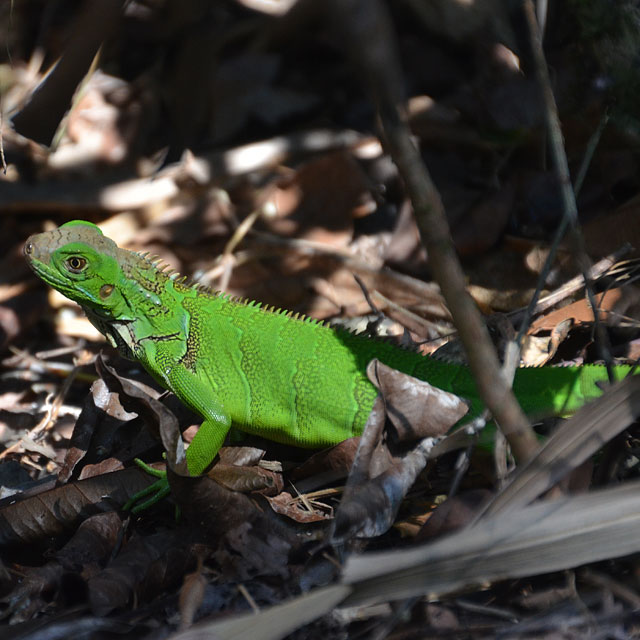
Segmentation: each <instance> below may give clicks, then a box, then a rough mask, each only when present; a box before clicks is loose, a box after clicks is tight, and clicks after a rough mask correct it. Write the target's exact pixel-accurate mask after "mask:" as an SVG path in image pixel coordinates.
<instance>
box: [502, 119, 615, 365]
mask: <svg viewBox="0 0 640 640" xmlns="http://www.w3.org/2000/svg"><path fill="white" fill-rule="evenodd" d="M608 119H609V118H608V116H606V115H605V117H603V118H602V119H601V120H600V124H599V125H598V128H597V129H596V131H595V133H594V134H593V135H592V136H591V138H590V140H589V144H588V145H587V150H586V153H585V157H584V159H583V161H582V165H581V166H580V171H579V172H578V176H577V177H576V181H575V187H574V192H575V194H576V196H577V195H578V193H580V189H581V188H582V183H583V182H584V177H585V175H586V173H587V168H588V167H589V165H590V164H591V158H592V157H593V154H594V153H595V150H596V147H597V146H598V142H599V141H600V138H601V136H602V132H603V131H604V128H605V126H606V124H607V121H608ZM570 224H571V218H570V217H569V216H568V215H566V211H565V213H564V215H563V216H562V220H561V221H560V224H559V225H558V229H557V230H556V233H555V235H554V237H553V240H552V242H551V247H550V248H549V252H548V254H547V258H546V260H545V261H544V265H543V266H542V270H541V271H540V276H539V277H538V286H537V287H536V290H535V292H534V294H533V296H532V297H531V301H530V302H529V306H528V307H527V308H526V310H525V312H524V317H523V318H522V322H521V323H520V329H519V330H518V335H517V336H516V339H515V343H516V346H517V348H518V353H519V352H520V349H521V348H522V340H523V339H524V334H525V333H526V332H527V330H528V329H529V324H530V322H531V318H532V317H533V314H534V313H535V312H536V311H538V310H539V308H538V301H539V298H540V293H541V292H542V287H543V286H544V283H545V282H546V281H547V278H548V276H549V273H550V272H551V266H552V265H553V261H554V259H555V257H556V253H557V252H558V247H559V246H560V243H561V242H562V239H563V238H564V235H565V233H566V232H567V229H568V228H569V225H570ZM601 263H608V260H607V259H605V260H601V261H600V262H599V263H598V264H597V265H594V266H593V267H591V268H590V269H589V278H592V279H593V278H596V277H597V276H598V275H599V274H598V273H597V268H598V266H599V265H600V264H601ZM613 264H614V263H613V262H611V263H610V264H609V266H612V265H613ZM574 281H577V283H578V287H579V288H581V287H583V286H584V278H582V277H581V276H579V277H578V278H574V279H573V280H571V281H570V282H574ZM567 284H568V283H567ZM562 289H564V286H563V287H561V288H560V290H562ZM548 297H550V296H547V298H548ZM540 303H542V300H540ZM512 320H513V317H512Z"/></svg>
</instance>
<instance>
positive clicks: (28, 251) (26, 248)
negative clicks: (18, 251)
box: [24, 242, 33, 256]
mask: <svg viewBox="0 0 640 640" xmlns="http://www.w3.org/2000/svg"><path fill="white" fill-rule="evenodd" d="M24 252H25V253H26V254H27V255H28V256H30V255H31V254H32V253H33V242H27V244H25V245H24Z"/></svg>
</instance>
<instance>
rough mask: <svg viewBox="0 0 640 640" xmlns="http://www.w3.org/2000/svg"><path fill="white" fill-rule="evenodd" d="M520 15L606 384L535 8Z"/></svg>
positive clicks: (603, 348)
mask: <svg viewBox="0 0 640 640" xmlns="http://www.w3.org/2000/svg"><path fill="white" fill-rule="evenodd" d="M523 11H524V15H525V19H526V22H527V26H528V29H529V34H530V41H531V49H532V53H533V60H534V66H535V73H536V79H537V81H538V84H539V86H540V90H541V92H542V98H543V102H544V116H545V120H546V125H547V133H548V135H549V143H550V145H549V151H550V153H551V157H552V159H553V164H554V167H555V171H556V176H557V178H558V181H559V184H560V193H561V195H562V208H563V217H564V218H566V219H567V220H569V222H570V224H569V240H570V243H571V248H572V250H573V254H574V259H575V260H576V262H577V264H578V267H579V268H580V271H581V272H582V277H583V278H584V282H585V288H586V294H587V299H588V301H589V304H590V305H591V308H592V309H593V310H594V317H593V321H594V328H595V333H596V344H597V346H598V348H599V350H600V356H601V357H602V359H603V360H604V362H605V365H606V367H607V373H608V374H609V380H613V379H614V378H613V369H612V366H611V350H610V348H609V340H608V337H607V334H606V332H605V331H604V328H603V327H602V323H601V322H600V318H599V314H598V312H597V308H598V305H597V301H596V299H595V295H594V293H593V287H592V283H591V278H590V277H589V271H590V269H591V261H590V260H589V257H588V256H587V253H586V250H585V246H584V238H583V237H582V234H581V233H580V228H579V226H578V206H577V204H576V198H575V194H574V192H573V188H572V186H571V177H570V174H569V164H568V162H567V155H566V153H565V150H564V143H563V138H562V128H561V126H560V118H559V117H558V109H557V107H556V103H555V98H554V96H553V91H552V89H551V81H550V79H549V72H548V70H547V63H546V60H545V58H544V51H543V49H542V38H541V36H540V31H539V29H538V23H537V20H536V15H535V7H534V6H533V2H532V1H531V0H524V4H523Z"/></svg>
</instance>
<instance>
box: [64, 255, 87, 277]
mask: <svg viewBox="0 0 640 640" xmlns="http://www.w3.org/2000/svg"><path fill="white" fill-rule="evenodd" d="M65 265H66V267H67V269H68V270H69V271H71V273H82V272H83V271H84V270H85V268H86V267H87V261H86V260H85V259H84V258H81V257H80V256H71V257H70V258H67V260H66V262H65Z"/></svg>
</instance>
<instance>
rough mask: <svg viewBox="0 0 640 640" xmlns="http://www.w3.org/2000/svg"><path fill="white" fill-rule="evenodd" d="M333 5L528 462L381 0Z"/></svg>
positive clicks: (459, 321) (513, 438)
mask: <svg viewBox="0 0 640 640" xmlns="http://www.w3.org/2000/svg"><path fill="white" fill-rule="evenodd" d="M332 8H333V11H334V13H335V14H336V17H337V18H338V21H339V24H341V25H342V26H343V27H344V28H345V29H346V30H347V33H346V36H347V38H346V42H348V43H349V45H350V47H351V53H352V55H353V56H354V57H355V58H356V60H357V61H358V62H359V63H360V65H361V67H362V68H363V71H364V73H365V76H366V77H367V78H368V80H369V82H370V88H371V93H372V96H373V99H374V101H375V104H376V107H377V109H378V113H379V117H380V121H381V125H382V129H383V131H384V138H385V140H384V142H385V146H386V149H387V151H388V153H389V154H390V156H391V157H392V159H393V161H394V162H395V164H396V166H397V167H398V170H399V173H400V175H401V176H402V178H403V180H404V184H405V188H406V190H407V193H408V195H409V198H410V200H411V203H412V205H413V211H414V215H415V216H416V220H417V223H418V228H419V229H420V233H421V236H422V240H423V242H424V243H425V245H426V248H427V252H428V255H429V264H430V266H431V269H432V271H433V275H434V277H435V280H436V281H437V282H438V284H439V285H440V289H441V291H442V294H443V296H444V298H445V301H446V302H447V305H448V307H449V309H450V311H451V315H452V317H453V318H454V323H455V325H456V328H457V329H458V332H459V335H460V339H461V341H462V344H463V346H464V348H465V352H466V354H467V359H468V362H469V367H470V369H471V372H472V374H473V376H474V379H475V381H476V384H477V387H478V391H479V394H480V397H481V398H482V400H483V401H484V402H485V404H486V406H487V408H488V409H489V410H490V411H491V413H492V415H493V416H494V418H495V419H496V421H497V422H498V424H499V425H500V427H501V428H502V429H503V430H504V432H505V435H506V437H507V439H508V440H509V443H510V445H511V447H512V450H513V452H514V455H515V456H516V458H517V459H518V460H525V459H527V458H529V457H530V456H531V455H532V454H533V453H534V452H535V451H536V449H537V446H538V444H537V440H536V437H535V434H534V433H533V430H532V429H531V428H530V426H529V423H528V421H527V418H526V417H525V415H524V414H523V412H522V409H521V408H520V405H519V404H518V402H517V401H516V399H515V397H514V395H513V393H512V392H511V389H510V388H509V386H508V385H507V384H506V382H505V380H504V378H503V377H502V374H501V371H500V363H499V361H498V357H497V355H496V352H495V350H494V348H493V344H492V343H491V339H490V337H489V332H488V331H487V327H486V325H485V324H484V321H483V320H482V317H481V315H480V312H479V311H478V308H477V307H476V305H475V303H474V302H473V300H472V298H471V297H470V296H469V294H468V293H467V290H466V286H465V285H466V283H465V277H464V272H463V271H462V267H461V265H460V262H459V260H458V257H457V255H456V252H455V248H454V246H453V240H452V238H451V232H450V229H449V223H448V221H447V218H446V215H445V212H444V207H443V205H442V201H441V199H440V194H439V193H438V191H437V190H436V188H435V185H434V184H433V182H432V180H431V176H430V175H429V172H428V171H427V168H426V167H425V165H424V163H423V161H422V158H421V156H420V153H419V152H418V149H417V148H416V146H415V145H414V143H413V141H412V140H411V135H410V131H409V127H408V125H407V122H406V118H405V114H404V113H401V111H400V105H401V104H403V103H404V96H403V94H402V86H403V84H402V71H401V67H400V63H399V61H398V57H397V49H396V43H395V38H394V34H393V33H392V31H391V29H390V26H389V25H390V20H389V18H388V16H387V13H386V8H385V7H384V6H383V5H382V3H380V2H379V1H376V2H371V1H370V2H361V1H360V0H334V2H333V3H332Z"/></svg>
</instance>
